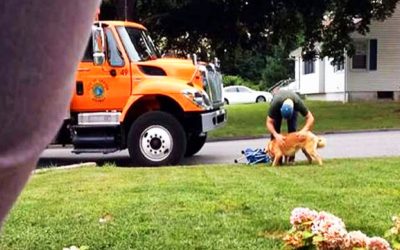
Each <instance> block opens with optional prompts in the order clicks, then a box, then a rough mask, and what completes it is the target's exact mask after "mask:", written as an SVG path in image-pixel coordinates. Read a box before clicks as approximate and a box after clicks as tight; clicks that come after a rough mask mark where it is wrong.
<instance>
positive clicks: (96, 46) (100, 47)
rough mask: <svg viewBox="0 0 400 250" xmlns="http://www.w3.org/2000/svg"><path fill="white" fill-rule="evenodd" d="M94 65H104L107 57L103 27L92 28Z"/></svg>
mask: <svg viewBox="0 0 400 250" xmlns="http://www.w3.org/2000/svg"><path fill="white" fill-rule="evenodd" d="M92 43H93V64H94V65H97V66H100V65H103V63H104V61H105V58H106V55H105V53H104V51H105V48H104V44H105V42H104V31H103V29H102V28H101V27H98V26H92Z"/></svg>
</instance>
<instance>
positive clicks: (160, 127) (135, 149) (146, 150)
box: [127, 111, 186, 166]
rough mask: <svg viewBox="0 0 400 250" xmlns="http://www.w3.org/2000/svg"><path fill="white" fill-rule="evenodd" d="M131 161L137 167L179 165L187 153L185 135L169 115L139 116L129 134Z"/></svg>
mask: <svg viewBox="0 0 400 250" xmlns="http://www.w3.org/2000/svg"><path fill="white" fill-rule="evenodd" d="M127 139H128V150H129V155H130V158H131V160H132V162H133V163H134V164H135V165H139V166H162V165H174V164H178V163H179V162H180V161H181V159H182V158H183V155H184V153H185V152H186V135H185V132H184V130H183V127H182V125H181V124H180V123H179V121H178V120H177V119H176V118H175V117H174V116H172V115H170V114H168V113H165V112H161V111H153V112H149V113H146V114H144V115H142V116H140V117H139V118H138V119H137V120H136V121H135V122H134V123H133V124H132V126H131V128H130V130H129V134H128V138H127Z"/></svg>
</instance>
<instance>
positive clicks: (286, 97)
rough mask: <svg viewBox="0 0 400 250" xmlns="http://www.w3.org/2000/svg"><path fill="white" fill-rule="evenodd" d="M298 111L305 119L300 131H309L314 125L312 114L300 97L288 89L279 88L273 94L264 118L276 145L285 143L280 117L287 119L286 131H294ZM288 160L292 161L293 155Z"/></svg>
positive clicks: (295, 129)
mask: <svg viewBox="0 0 400 250" xmlns="http://www.w3.org/2000/svg"><path fill="white" fill-rule="evenodd" d="M298 112H299V113H300V114H301V115H302V116H304V117H305V119H306V121H305V124H304V127H303V128H302V129H301V130H300V131H301V132H306V131H310V130H311V129H312V127H313V125H314V116H313V114H312V113H311V112H310V111H309V110H308V108H307V107H306V105H305V104H304V102H303V101H302V100H301V98H300V97H299V96H298V95H297V94H296V93H295V92H293V91H289V90H280V91H279V92H277V93H276V94H275V95H274V97H273V99H272V101H271V104H270V107H269V110H268V115H267V120H266V127H267V130H268V131H269V132H270V133H271V140H272V139H274V138H275V140H276V141H277V143H278V145H282V146H284V145H285V138H284V136H282V135H281V134H280V132H281V125H282V119H285V120H286V121H287V130H288V133H291V132H296V131H297V115H298V114H297V113H298ZM289 162H292V163H293V162H294V156H292V157H290V158H289Z"/></svg>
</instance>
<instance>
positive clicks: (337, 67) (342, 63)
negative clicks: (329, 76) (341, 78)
mask: <svg viewBox="0 0 400 250" xmlns="http://www.w3.org/2000/svg"><path fill="white" fill-rule="evenodd" d="M342 70H344V61H343V62H341V63H338V64H336V65H335V67H334V71H335V72H337V71H342Z"/></svg>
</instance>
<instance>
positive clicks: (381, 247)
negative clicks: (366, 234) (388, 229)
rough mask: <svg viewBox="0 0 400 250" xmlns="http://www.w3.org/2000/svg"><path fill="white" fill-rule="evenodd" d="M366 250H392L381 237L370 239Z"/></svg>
mask: <svg viewBox="0 0 400 250" xmlns="http://www.w3.org/2000/svg"><path fill="white" fill-rule="evenodd" d="M368 250H392V249H391V248H390V245H389V243H388V242H387V241H386V240H385V239H383V238H381V237H372V238H370V239H369V242H368Z"/></svg>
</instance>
